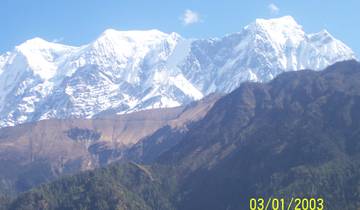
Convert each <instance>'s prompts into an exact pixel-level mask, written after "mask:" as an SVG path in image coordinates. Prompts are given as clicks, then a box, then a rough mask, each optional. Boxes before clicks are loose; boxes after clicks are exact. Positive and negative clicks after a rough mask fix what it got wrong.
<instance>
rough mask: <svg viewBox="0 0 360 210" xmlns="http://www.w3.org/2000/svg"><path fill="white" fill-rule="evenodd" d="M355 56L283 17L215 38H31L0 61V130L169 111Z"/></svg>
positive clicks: (120, 34) (130, 34)
mask: <svg viewBox="0 0 360 210" xmlns="http://www.w3.org/2000/svg"><path fill="white" fill-rule="evenodd" d="M353 58H355V55H354V53H353V52H352V50H351V49H350V48H349V47H347V46H346V45H345V44H344V43H342V42H341V41H339V40H337V39H335V38H334V37H333V36H331V35H330V34H329V33H328V32H327V31H325V30H323V31H321V32H319V33H315V34H306V33H305V32H304V31H303V29H302V27H301V26H300V25H298V24H297V23H296V22H295V20H294V19H293V18H292V17H289V16H285V17H281V18H277V19H270V20H265V19H257V20H256V21H255V22H253V23H251V24H249V25H248V26H246V27H244V29H243V30H242V31H240V32H238V33H234V34H230V35H227V36H225V37H223V38H216V39H203V40H192V39H185V38H182V37H181V36H180V35H178V34H176V33H171V34H166V33H163V32H160V31H158V30H149V31H116V30H112V29H109V30H106V31H105V32H103V33H102V34H101V35H100V37H98V38H97V39H96V40H95V41H93V42H92V43H89V44H87V45H84V46H80V47H74V46H66V45H62V44H58V43H51V42H47V41H45V40H43V39H40V38H35V39H31V40H28V41H26V42H25V43H23V44H21V45H19V46H17V47H15V49H14V50H13V51H12V52H8V53H5V54H3V55H1V56H0V127H4V126H12V125H16V124H20V123H24V122H29V121H36V120H41V119H49V118H79V117H82V118H90V117H93V116H96V115H98V114H100V113H103V112H114V113H126V112H132V111H136V110H142V109H151V108H159V107H174V106H178V105H181V104H185V103H188V102H190V101H193V100H198V99H201V98H202V97H204V96H205V95H208V94H210V93H212V92H216V91H218V92H230V91H232V90H233V89H235V88H236V87H238V86H239V84H240V83H242V82H244V81H249V80H250V81H268V80H270V79H272V78H274V77H275V76H276V75H278V74H279V73H281V72H284V71H292V70H299V69H305V68H310V69H316V70H321V69H323V68H325V67H326V66H328V65H330V64H333V63H335V62H337V61H341V60H348V59H353Z"/></svg>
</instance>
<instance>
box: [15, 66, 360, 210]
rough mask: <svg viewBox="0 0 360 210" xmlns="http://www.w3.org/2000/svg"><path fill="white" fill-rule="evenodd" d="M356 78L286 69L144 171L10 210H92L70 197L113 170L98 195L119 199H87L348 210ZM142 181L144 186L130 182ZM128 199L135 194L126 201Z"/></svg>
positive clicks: (353, 177) (74, 181) (222, 105)
mask: <svg viewBox="0 0 360 210" xmlns="http://www.w3.org/2000/svg"><path fill="white" fill-rule="evenodd" d="M359 81H360V64H359V63H357V62H355V61H348V62H342V63H337V64H335V65H333V66H331V67H329V68H328V69H326V70H325V71H322V72H313V71H307V70H306V71H300V72H289V73H285V74H282V75H280V76H279V77H277V78H276V79H274V80H273V81H271V82H270V83H267V84H257V83H246V84H243V85H241V87H240V88H238V89H236V90H235V91H233V92H232V93H230V94H229V95H227V96H225V97H223V98H221V99H220V100H218V101H217V102H216V103H215V105H214V106H213V108H211V110H210V111H209V112H207V114H206V116H205V117H204V118H203V119H202V120H200V121H198V122H195V123H193V124H191V126H189V127H188V130H187V131H186V133H184V134H182V136H181V137H179V138H180V140H179V143H177V145H175V146H173V147H172V149H170V150H168V151H167V152H165V153H163V154H162V155H161V156H160V157H158V158H155V159H156V162H155V163H153V164H152V165H151V166H146V167H145V166H140V165H137V164H116V165H113V166H111V167H109V168H104V169H98V170H96V171H94V172H91V173H85V174H79V175H77V176H76V177H69V178H65V179H62V180H60V181H58V182H55V183H52V184H48V185H43V186H42V187H40V188H38V189H36V190H33V191H30V192H28V193H25V194H23V195H21V196H20V197H19V198H18V199H16V200H15V201H14V202H13V203H12V205H11V208H12V209H24V207H25V206H27V207H31V208H30V209H39V208H40V207H41V205H46V206H51V207H53V208H55V209H61V207H64V205H66V206H67V207H68V208H71V207H75V206H77V207H78V206H79V205H80V206H81V207H82V208H88V209H91V208H94V206H95V204H91V203H87V202H86V201H84V200H74V199H73V198H77V197H79V196H80V195H81V196H85V197H91V196H94V195H97V193H98V190H97V189H98V187H100V186H102V185H104V184H106V183H108V180H109V179H116V177H119V175H118V173H115V172H111V170H115V169H116V170H120V171H125V172H126V178H124V177H123V179H121V181H120V180H119V183H126V184H122V185H121V184H118V185H111V186H109V189H108V190H113V191H121V192H127V193H123V194H114V196H112V197H111V198H110V197H95V200H96V202H103V203H111V202H114V201H116V202H117V204H119V205H120V204H123V205H126V204H127V203H128V202H130V203H135V204H137V203H139V202H140V203H142V204H143V205H147V206H148V207H150V208H152V209H172V208H175V209H214V210H217V209H247V208H248V204H249V199H250V198H251V197H260V196H261V197H265V198H269V197H285V198H290V197H321V198H323V199H324V200H325V205H326V209H333V210H336V209H344V210H353V209H357V208H359V207H360V203H359V201H360V188H359V186H360V155H359V154H360V141H359V139H360V132H359V131H360V111H359V110H360V82H359ZM160 136H161V135H160ZM153 138H155V139H156V137H154V136H153ZM161 138H164V139H166V138H165V137H163V136H162V137H161ZM151 141H156V140H154V139H152V140H151ZM129 165H132V167H130V169H129ZM114 168H115V169H114ZM139 174H142V175H139ZM142 176H146V177H148V178H147V179H141V180H146V181H145V182H139V181H138V180H139V177H142ZM59 185H60V186H64V187H62V188H59V187H58V186H59ZM88 185H91V186H92V187H91V188H84V186H88ZM70 188H71V191H69V189H70ZM82 189H87V190H82ZM139 189H146V193H145V191H141V192H139ZM132 193H135V194H136V195H137V197H129V196H128V195H129V194H132ZM147 195H152V196H153V197H149V196H147ZM157 196H158V197H157ZM110 199H112V200H110ZM160 199H161V200H160ZM131 201H133V202H131ZM158 201H161V204H159V202H158ZM156 205H157V206H156ZM155 206H156V207H155ZM103 209H111V208H110V207H109V208H106V207H104V208H103ZM121 209H132V208H130V207H123V208H121ZM134 209H136V208H134ZM144 209H145V208H144Z"/></svg>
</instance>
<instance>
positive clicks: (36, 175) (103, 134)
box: [0, 95, 220, 194]
mask: <svg viewBox="0 0 360 210" xmlns="http://www.w3.org/2000/svg"><path fill="white" fill-rule="evenodd" d="M219 97H220V96H217V95H211V96H209V97H206V98H204V99H203V100H201V101H198V102H193V103H192V104H190V105H188V106H185V107H177V108H167V109H155V110H148V111H141V112H136V113H131V114H126V115H103V116H99V117H98V118H97V119H88V120H82V119H74V120H45V121H40V122H37V123H29V124H24V125H19V126H16V127H8V128H3V129H0V168H1V170H0V180H1V182H0V191H1V192H3V193H10V194H16V193H17V192H22V191H25V190H28V189H30V188H32V187H34V186H36V185H38V184H41V183H43V182H46V181H49V180H53V179H55V178H57V177H59V176H61V175H65V174H74V173H76V172H79V171H83V170H89V169H94V168H96V167H99V166H104V165H107V164H109V163H111V162H113V161H115V160H122V159H136V160H139V159H144V158H142V155H140V154H142V153H143V152H142V150H143V148H138V149H136V152H137V153H134V152H127V150H130V148H132V147H133V146H134V145H140V144H141V143H140V142H142V141H145V140H146V139H147V138H148V137H149V136H151V135H152V134H153V133H161V135H165V134H162V133H163V132H162V130H164V129H166V128H167V129H170V130H171V131H172V132H179V133H184V132H185V130H186V129H187V125H188V124H189V123H192V122H193V121H197V120H199V119H201V118H202V117H203V116H204V115H205V114H206V112H207V111H208V110H209V109H210V108H211V107H212V105H213V104H214V103H215V101H216V100H217V99H218V98H219ZM152 144H156V148H157V150H154V149H152V148H153V147H155V146H152ZM147 145H149V146H148V147H150V149H146V148H147V147H145V149H146V150H145V151H146V152H147V154H148V155H146V156H145V157H147V156H150V153H152V154H151V157H152V158H157V156H158V155H160V154H161V152H163V151H166V150H167V149H169V148H170V147H171V146H172V145H173V144H171V143H166V144H165V142H164V143H163V144H159V143H156V142H154V143H151V142H150V143H147ZM149 160H150V158H149Z"/></svg>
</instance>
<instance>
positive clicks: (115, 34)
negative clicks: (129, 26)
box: [97, 29, 169, 42]
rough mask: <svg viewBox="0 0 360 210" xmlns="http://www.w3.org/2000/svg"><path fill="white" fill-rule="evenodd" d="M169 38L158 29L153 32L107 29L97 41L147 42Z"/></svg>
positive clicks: (152, 30)
mask: <svg viewBox="0 0 360 210" xmlns="http://www.w3.org/2000/svg"><path fill="white" fill-rule="evenodd" d="M167 36H169V34H166V33H164V32H162V31H159V30H157V29H151V30H131V31H118V30H115V29H106V30H105V31H104V32H103V33H102V34H101V35H100V37H99V38H98V39H97V40H104V39H106V40H114V39H117V40H127V41H135V42H136V41H146V40H156V39H159V38H164V37H167Z"/></svg>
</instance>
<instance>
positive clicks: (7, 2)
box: [0, 0, 360, 55]
mask: <svg viewBox="0 0 360 210" xmlns="http://www.w3.org/2000/svg"><path fill="white" fill-rule="evenodd" d="M359 8H360V1H358V0H347V1H338V0H298V1H290V0H283V1H280V0H279V1H275V0H274V1H267V0H262V1H260V0H222V1H209V0H152V1H149V0H142V1H140V0H131V1H130V0H51V1H49V0H32V1H31V0H0V53H3V52H6V51H9V50H11V49H12V48H13V47H14V46H15V45H18V44H20V43H22V42H23V41H25V40H27V39H30V38H33V37H42V38H44V39H46V40H48V41H58V42H60V43H65V44H70V45H81V44H85V43H88V42H90V41H92V40H94V39H95V38H96V37H97V36H99V35H100V34H101V32H102V31H104V30H105V29H107V28H114V29H117V30H142V29H154V28H156V29H159V30H161V31H164V32H173V31H174V32H178V33H180V34H181V35H182V36H184V37H187V38H207V37H221V36H223V35H224V34H228V33H232V32H237V31H241V29H242V28H243V27H244V26H245V25H247V24H248V23H250V22H252V21H253V20H255V19H256V18H271V17H278V16H283V15H291V16H293V17H294V18H295V20H296V21H297V22H298V23H299V24H301V25H302V26H303V27H304V29H305V31H306V32H310V33H311V32H317V31H320V30H321V29H323V28H326V29H327V30H328V31H329V32H330V33H331V34H333V35H334V36H335V37H336V38H338V39H340V40H342V41H344V42H345V43H346V44H347V45H349V46H350V47H351V48H352V49H353V50H354V51H355V52H356V54H357V55H360V41H359V39H360V27H359V20H360V12H359Z"/></svg>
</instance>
